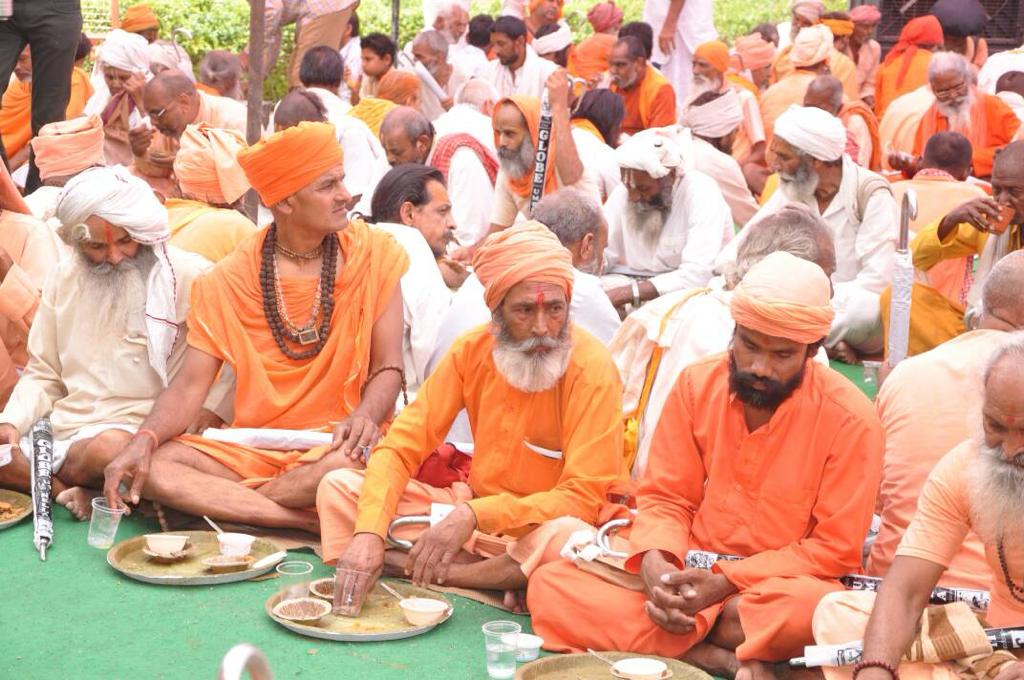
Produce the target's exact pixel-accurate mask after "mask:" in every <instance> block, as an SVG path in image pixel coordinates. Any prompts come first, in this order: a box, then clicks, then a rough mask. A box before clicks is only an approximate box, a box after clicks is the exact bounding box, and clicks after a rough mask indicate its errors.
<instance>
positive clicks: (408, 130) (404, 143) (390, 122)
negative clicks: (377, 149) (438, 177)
mask: <svg viewBox="0 0 1024 680" xmlns="http://www.w3.org/2000/svg"><path fill="white" fill-rule="evenodd" d="M380 143H381V145H382V146H383V147H384V152H385V153H386V154H387V157H388V163H389V164H391V166H392V167H394V166H397V165H401V164H402V163H418V164H420V165H422V164H424V163H426V162H427V156H429V155H430V148H431V146H433V144H434V126H433V125H431V124H430V121H429V120H427V118H426V116H424V115H423V114H422V113H420V112H419V111H417V110H416V109H414V108H411V107H408V106H399V107H396V108H394V109H392V110H391V111H388V114H387V115H386V116H384V121H383V122H382V123H381V124H380Z"/></svg>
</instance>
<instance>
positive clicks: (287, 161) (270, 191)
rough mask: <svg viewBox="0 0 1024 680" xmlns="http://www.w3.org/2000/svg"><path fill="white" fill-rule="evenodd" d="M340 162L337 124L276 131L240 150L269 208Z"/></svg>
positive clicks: (251, 179)
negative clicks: (335, 127)
mask: <svg viewBox="0 0 1024 680" xmlns="http://www.w3.org/2000/svg"><path fill="white" fill-rule="evenodd" d="M341 162H342V154H341V146H339V145H338V138H337V136H336V134H335V132H334V126H333V125H331V124H330V123H312V122H310V121H303V122H301V123H299V124H298V125H296V126H295V127H290V128H288V129H287V130H281V131H280V132H275V133H274V134H272V135H270V136H269V137H267V138H266V139H263V140H261V141H259V142H257V143H256V144H253V145H252V146H250V147H249V148H248V149H243V150H242V151H239V152H238V164H239V165H241V166H242V170H244V171H245V176H246V177H247V178H248V179H249V183H250V184H252V188H253V189H255V190H256V192H257V193H258V194H259V195H260V200H261V201H263V205H265V206H267V207H268V208H269V207H271V206H273V205H276V204H277V203H279V202H280V201H282V200H284V199H286V198H288V197H289V196H291V195H292V194H294V193H295V192H297V191H299V190H300V189H303V188H305V187H307V186H309V185H310V184H311V183H312V182H313V181H314V180H315V179H316V178H317V177H319V176H320V175H322V174H324V173H325V172H327V171H328V170H330V169H331V168H334V167H337V166H339V165H341Z"/></svg>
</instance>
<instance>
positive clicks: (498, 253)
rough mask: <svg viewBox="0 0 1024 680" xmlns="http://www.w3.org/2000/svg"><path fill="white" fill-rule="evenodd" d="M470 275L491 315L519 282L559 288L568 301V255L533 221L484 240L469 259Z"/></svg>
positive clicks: (570, 277) (571, 280)
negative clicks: (480, 286)
mask: <svg viewBox="0 0 1024 680" xmlns="http://www.w3.org/2000/svg"><path fill="white" fill-rule="evenodd" d="M473 271H474V272H475V273H476V275H477V277H478V278H479V279H480V283H482V284H483V285H484V302H486V303H487V306H488V307H489V308H490V309H491V311H494V310H495V309H497V308H498V305H500V304H501V302H502V300H504V299H505V296H506V295H507V294H508V291H509V290H511V289H512V287H513V286H515V285H516V284H519V283H522V282H523V281H537V282H539V283H552V284H555V285H557V286H561V288H562V290H564V291H565V299H566V301H567V302H568V301H569V300H570V299H572V283H573V276H574V274H573V268H572V255H570V254H569V251H568V250H566V248H565V246H563V245H562V243H561V241H559V240H558V237H557V236H555V235H554V234H553V233H552V232H551V230H550V229H548V228H547V227H545V226H544V225H543V224H541V223H540V222H536V221H533V220H531V221H529V222H520V223H519V224H516V225H513V226H511V227H509V228H508V229H505V230H503V231H499V232H498V233H496V234H491V235H490V236H488V237H487V239H486V240H485V241H484V242H483V244H482V245H481V246H480V247H479V248H478V249H477V251H476V254H475V255H473Z"/></svg>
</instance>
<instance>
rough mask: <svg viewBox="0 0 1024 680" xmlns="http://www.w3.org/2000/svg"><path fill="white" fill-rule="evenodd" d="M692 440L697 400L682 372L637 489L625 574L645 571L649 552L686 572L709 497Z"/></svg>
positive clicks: (664, 412) (664, 411) (656, 434)
mask: <svg viewBox="0 0 1024 680" xmlns="http://www.w3.org/2000/svg"><path fill="white" fill-rule="evenodd" d="M701 454H702V452H701V450H700V447H699V445H698V444H697V441H696V440H695V439H694V438H693V396H692V387H691V383H690V380H689V375H688V373H687V372H686V371H684V372H683V373H682V375H681V376H680V378H679V381H678V382H676V384H675V386H674V387H673V388H672V391H671V392H669V395H668V399H667V400H666V401H665V406H664V408H663V410H662V412H661V418H660V419H659V420H658V426H657V428H656V429H655V431H654V438H653V439H652V440H651V449H650V453H649V455H648V460H647V471H646V472H645V473H644V477H643V479H642V480H641V481H640V485H639V488H638V489H637V516H636V520H635V522H634V525H633V530H632V531H631V532H630V535H629V544H630V546H632V549H633V554H632V555H630V556H629V559H627V560H626V570H627V571H629V572H632V573H638V572H639V571H640V563H641V561H642V560H643V556H644V554H646V553H647V551H648V550H660V551H661V553H662V554H663V555H664V556H665V559H668V560H671V561H672V562H674V563H675V565H676V566H677V567H678V568H680V569H682V568H683V561H684V558H685V557H686V551H687V550H688V548H689V539H690V528H691V527H692V526H693V518H694V516H695V515H696V514H697V508H699V507H700V504H701V501H702V500H703V499H704V481H705V480H706V479H707V469H706V468H705V466H704V457H703V456H702V455H701Z"/></svg>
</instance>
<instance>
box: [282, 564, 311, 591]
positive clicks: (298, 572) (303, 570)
mask: <svg viewBox="0 0 1024 680" xmlns="http://www.w3.org/2000/svg"><path fill="white" fill-rule="evenodd" d="M312 573H313V565H312V564H310V563H309V562H305V561H303V560H292V561H290V562H282V563H281V564H279V565H277V577H278V588H277V592H279V593H280V594H281V600H282V601H283V600H292V599H294V598H297V597H306V596H307V594H308V589H309V582H310V580H311V578H312V576H311V575H312Z"/></svg>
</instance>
